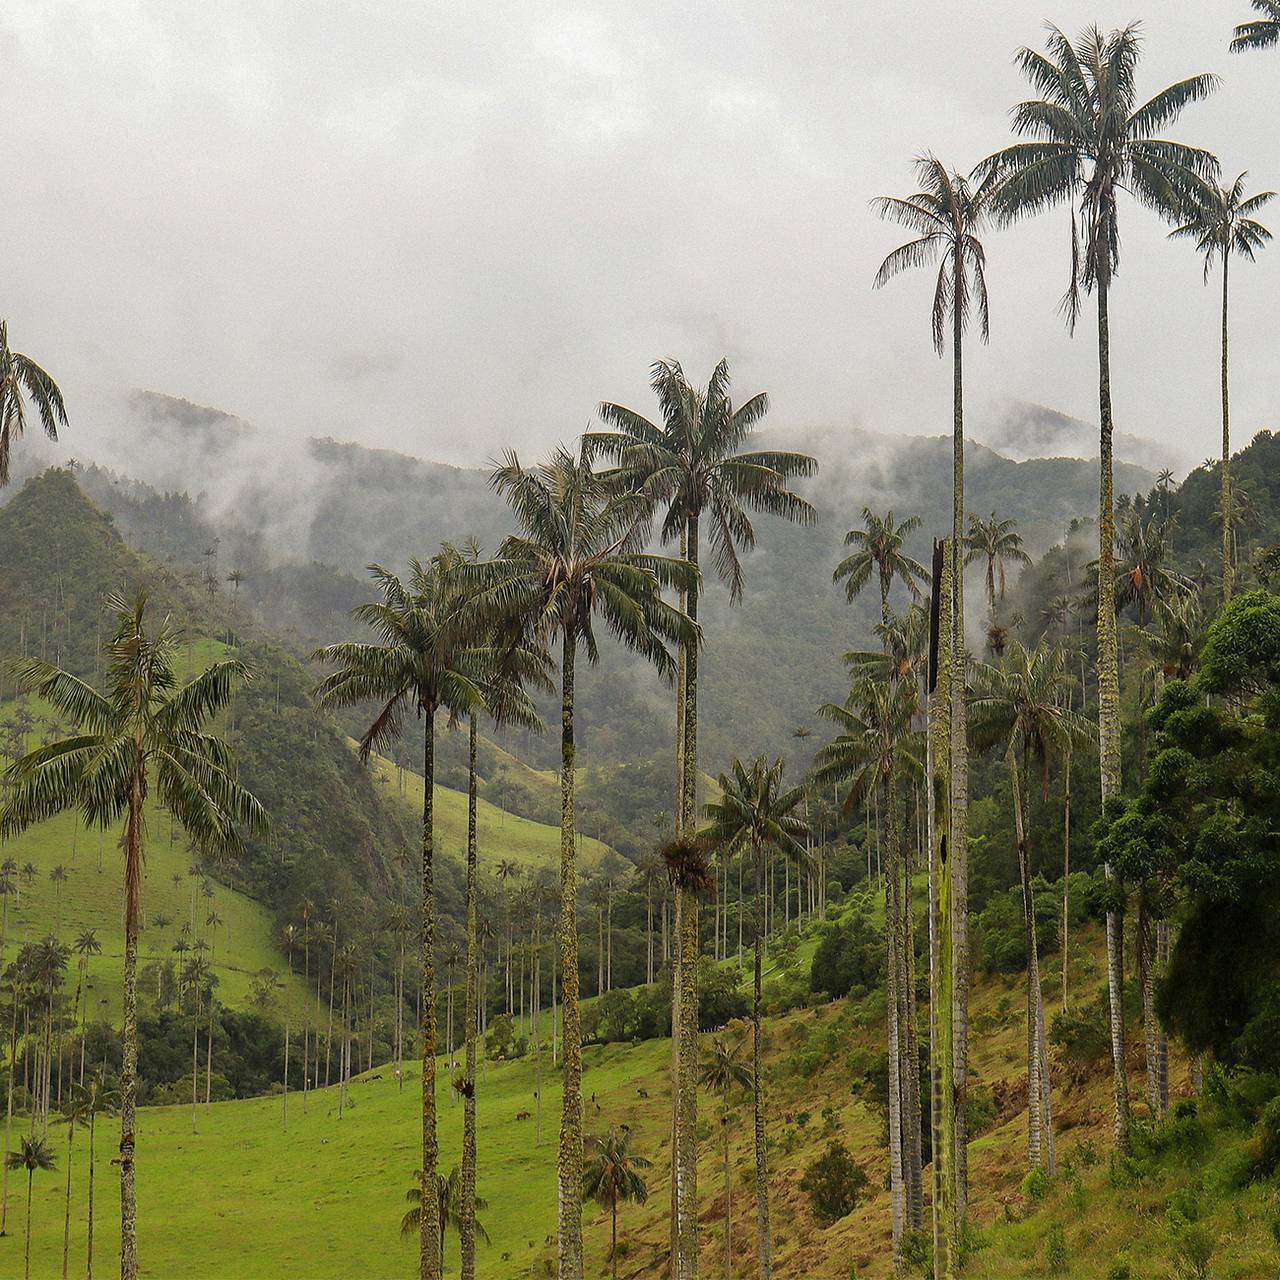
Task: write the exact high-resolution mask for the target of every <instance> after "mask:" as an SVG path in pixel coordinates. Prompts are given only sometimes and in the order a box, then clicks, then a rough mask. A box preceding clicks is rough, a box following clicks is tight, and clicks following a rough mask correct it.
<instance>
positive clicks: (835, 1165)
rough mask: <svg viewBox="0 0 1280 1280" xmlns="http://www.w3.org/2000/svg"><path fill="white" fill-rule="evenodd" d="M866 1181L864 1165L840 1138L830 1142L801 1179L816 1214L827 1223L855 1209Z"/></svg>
mask: <svg viewBox="0 0 1280 1280" xmlns="http://www.w3.org/2000/svg"><path fill="white" fill-rule="evenodd" d="M866 1185H867V1175H866V1173H865V1172H864V1171H863V1169H862V1166H861V1165H859V1164H858V1163H857V1162H856V1161H855V1160H854V1158H853V1157H852V1156H851V1155H850V1154H849V1149H848V1148H847V1147H846V1146H845V1145H844V1143H843V1142H841V1141H839V1139H837V1140H836V1141H835V1142H832V1143H830V1144H828V1146H827V1149H826V1151H824V1152H823V1153H822V1155H820V1156H819V1157H818V1159H817V1160H815V1161H814V1162H813V1163H812V1164H811V1165H809V1166H808V1167H807V1168H806V1169H805V1171H804V1176H803V1177H802V1178H801V1179H800V1189H801V1190H802V1191H807V1192H808V1193H809V1206H810V1208H811V1209H812V1210H813V1216H814V1217H815V1218H816V1219H817V1220H818V1221H819V1222H820V1223H821V1224H822V1225H823V1226H824V1227H827V1226H830V1225H831V1224H832V1223H833V1222H837V1221H839V1220H840V1219H841V1218H843V1217H845V1216H846V1215H847V1214H850V1213H852V1212H853V1211H854V1209H855V1208H857V1205H858V1193H859V1192H860V1191H861V1190H862V1189H863V1187H865V1186H866Z"/></svg>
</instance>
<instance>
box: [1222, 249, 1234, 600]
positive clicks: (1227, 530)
mask: <svg viewBox="0 0 1280 1280" xmlns="http://www.w3.org/2000/svg"><path fill="white" fill-rule="evenodd" d="M1230 261H1231V255H1230V253H1224V254H1223V255H1222V496H1221V499H1220V501H1221V504H1222V602H1223V604H1229V603H1230V601H1231V592H1232V588H1233V587H1234V585H1235V583H1234V579H1235V569H1234V566H1233V565H1232V562H1231V402H1230V396H1229V394H1228V381H1227V265H1228V263H1229V262H1230Z"/></svg>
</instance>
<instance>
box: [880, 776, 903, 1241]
mask: <svg viewBox="0 0 1280 1280" xmlns="http://www.w3.org/2000/svg"><path fill="white" fill-rule="evenodd" d="M896 789H897V787H896V780H895V779H894V778H892V777H891V778H890V779H889V781H888V783H887V785H886V787H885V790H886V793H887V794H886V796H885V811H886V815H887V816H886V824H887V826H888V832H887V835H888V840H887V850H888V856H887V857H886V860H885V861H886V867H885V871H886V875H885V887H884V918H885V949H886V960H887V968H886V982H887V986H888V991H887V993H886V1000H885V1015H886V1019H887V1023H888V1025H887V1029H886V1039H887V1043H888V1049H889V1218H890V1226H891V1232H892V1240H893V1262H894V1265H895V1266H897V1265H898V1264H899V1263H900V1262H901V1261H902V1227H903V1212H904V1209H905V1207H906V1201H905V1193H904V1187H903V1159H902V1053H901V1047H900V1046H901V1037H900V1028H899V1010H900V1008H901V992H900V990H899V983H900V976H901V969H900V966H899V964H898V953H899V949H900V946H901V941H900V938H899V936H898V935H899V932H900V921H901V913H900V911H899V909H898V896H899V888H898V881H899V870H898V843H897V821H896V818H897V805H896V804H895V803H894V800H893V794H894V792H895V791H896Z"/></svg>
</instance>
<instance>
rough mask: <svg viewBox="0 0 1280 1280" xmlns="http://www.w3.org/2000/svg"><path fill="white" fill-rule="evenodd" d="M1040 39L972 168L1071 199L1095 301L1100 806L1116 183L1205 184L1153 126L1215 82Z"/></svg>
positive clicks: (1110, 530)
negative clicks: (995, 145)
mask: <svg viewBox="0 0 1280 1280" xmlns="http://www.w3.org/2000/svg"><path fill="white" fill-rule="evenodd" d="M1047 44H1048V51H1047V53H1040V52H1038V51H1036V50H1034V49H1026V48H1024V49H1022V50H1021V51H1020V52H1019V53H1018V55H1017V63H1018V66H1019V67H1020V68H1021V70H1022V71H1023V72H1024V74H1025V75H1026V76H1027V78H1028V79H1029V80H1030V82H1031V84H1032V86H1033V88H1034V89H1035V90H1036V91H1037V92H1038V93H1039V94H1040V95H1041V96H1040V97H1039V98H1035V99H1031V100H1029V101H1026V102H1022V103H1019V104H1018V105H1017V106H1016V107H1014V109H1013V129H1014V132H1015V133H1016V134H1017V135H1018V136H1019V138H1021V139H1022V141H1019V142H1016V143H1014V144H1013V145H1012V146H1010V147H1006V148H1005V149H1004V150H1003V151H1000V152H998V153H997V154H995V155H994V156H991V157H990V158H989V159H987V160H985V161H983V163H982V165H981V166H979V171H980V172H981V173H982V174H983V175H984V176H985V177H987V178H989V179H990V180H991V181H992V182H993V183H994V190H993V192H992V199H993V201H994V204H995V207H996V208H997V210H998V211H999V215H1000V217H1001V219H1002V220H1003V221H1006V222H1008V221H1013V220H1015V219H1018V218H1022V217H1025V216H1027V215H1030V214H1034V213H1038V212H1040V211H1042V210H1044V209H1047V208H1049V207H1050V206H1052V205H1055V204H1059V203H1062V202H1064V201H1065V202H1067V203H1069V204H1071V205H1072V207H1073V216H1072V223H1071V278H1070V282H1069V285H1068V288H1067V293H1066V296H1065V298H1064V300H1063V309H1064V311H1065V313H1066V317H1067V321H1068V323H1069V325H1070V326H1071V327H1072V328H1074V326H1075V322H1076V320H1077V318H1078V316H1079V314H1080V308H1081V292H1082V290H1083V291H1085V292H1092V293H1093V294H1095V295H1096V298H1097V306H1098V405H1099V468H1100V473H1101V475H1100V483H1099V503H1098V507H1099V517H1098V565H1099V573H1098V742H1099V755H1100V758H1101V770H1100V775H1101V782H1102V800H1103V804H1104V805H1105V804H1106V803H1107V801H1109V800H1111V799H1112V798H1113V797H1115V796H1118V795H1119V792H1120V667H1119V646H1118V638H1117V634H1116V611H1115V596H1114V592H1113V591H1112V588H1111V584H1112V582H1113V580H1114V578H1113V567H1112V559H1113V555H1114V542H1115V510H1114V501H1113V479H1112V425H1113V420H1112V409H1111V327H1110V313H1109V302H1110V292H1111V284H1112V281H1113V279H1114V277H1115V274H1116V270H1117V268H1118V267H1119V265H1120V222H1119V197H1120V194H1121V192H1125V191H1127V192H1128V193H1129V194H1130V195H1132V196H1133V197H1134V198H1135V199H1136V200H1137V201H1138V202H1139V203H1140V204H1143V205H1146V206H1147V207H1148V208H1149V209H1152V210H1154V211H1155V212H1156V213H1158V214H1159V215H1160V216H1162V217H1164V218H1166V219H1168V220H1169V221H1171V222H1172V221H1176V220H1178V219H1179V218H1180V215H1181V214H1183V213H1184V211H1185V210H1186V209H1187V208H1188V206H1190V205H1191V204H1192V203H1193V202H1194V201H1195V200H1196V199H1197V197H1198V196H1199V195H1200V194H1201V193H1202V192H1203V189H1204V184H1205V183H1206V182H1208V181H1210V180H1213V179H1216V177H1217V174H1218V162H1217V161H1216V160H1215V159H1214V157H1213V156H1211V155H1210V154H1209V153H1208V152H1207V151H1204V150H1201V149H1200V148H1197V147H1190V146H1186V145H1185V144H1183V143H1180V142H1173V141H1170V140H1168V139H1166V138H1161V137H1158V136H1157V133H1158V131H1159V130H1161V129H1163V128H1164V127H1165V126H1166V125H1168V124H1171V123H1172V122H1173V121H1174V120H1176V119H1177V117H1178V116H1179V115H1180V114H1181V113H1182V111H1183V109H1184V108H1185V107H1187V106H1188V105H1190V104H1191V103H1193V102H1198V101H1200V100H1201V99H1203V98H1206V97H1207V96H1208V95H1209V94H1210V93H1211V92H1212V91H1213V89H1214V88H1215V86H1216V84H1217V80H1216V78H1215V77H1214V76H1211V75H1198V76H1192V77H1190V78H1188V79H1186V80H1180V81H1178V82H1177V83H1176V84H1172V85H1170V86H1168V87H1167V88H1165V89H1162V90H1161V91H1160V92H1159V93H1157V94H1156V95H1155V96H1154V97H1152V98H1150V99H1148V100H1147V101H1146V102H1143V103H1139V100H1138V97H1137V91H1136V72H1137V67H1138V60H1139V55H1140V49H1141V42H1140V34H1139V26H1138V24H1136V23H1134V24H1131V25H1129V26H1127V27H1123V28H1121V29H1119V30H1115V31H1111V32H1107V33H1104V32H1102V31H1100V30H1099V29H1098V28H1096V27H1090V28H1088V29H1087V30H1085V31H1084V32H1083V33H1082V34H1081V36H1080V37H1079V38H1078V39H1077V40H1076V41H1075V42H1072V41H1071V40H1070V39H1069V38H1068V37H1067V36H1066V35H1064V34H1063V33H1062V32H1061V31H1060V30H1059V29H1058V28H1057V27H1050V28H1049V34H1048V39H1047ZM1077 201H1078V206H1077V205H1076V202H1077ZM1077 218H1078V221H1077ZM1081 232H1083V243H1081V239H1082V237H1081ZM1122 942H1123V917H1122V916H1121V914H1120V913H1119V912H1118V911H1114V910H1113V911H1110V912H1108V915H1107V975H1108V986H1109V990H1110V1004H1111V1042H1112V1043H1111V1058H1112V1074H1113V1093H1114V1117H1113V1118H1114V1127H1115V1137H1116V1143H1117V1145H1118V1147H1119V1148H1120V1149H1121V1150H1127V1149H1128V1145H1129V1090H1128V1080H1127V1077H1126V1073H1125V1059H1124V1009H1123V985H1124V955H1123V945H1122Z"/></svg>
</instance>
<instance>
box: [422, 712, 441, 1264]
mask: <svg viewBox="0 0 1280 1280" xmlns="http://www.w3.org/2000/svg"><path fill="white" fill-rule="evenodd" d="M435 765H436V709H435V708H434V707H429V708H428V709H427V712H426V726H425V731H424V733H423V768H422V778H423V788H422V932H421V936H420V940H419V957H418V958H419V963H420V964H421V966H422V979H421V987H420V990H421V994H422V1231H421V1236H420V1247H419V1269H420V1275H421V1280H439V1277H440V1235H439V1233H438V1231H437V1230H436V1225H435V1224H436V1222H437V1221H438V1219H439V1217H440V1178H439V1176H438V1174H437V1172H436V1168H437V1166H438V1164H439V1139H438V1138H437V1135H436V958H435V950H436V904H435V882H434V877H435V803H434V802H435V781H436V768H435Z"/></svg>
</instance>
